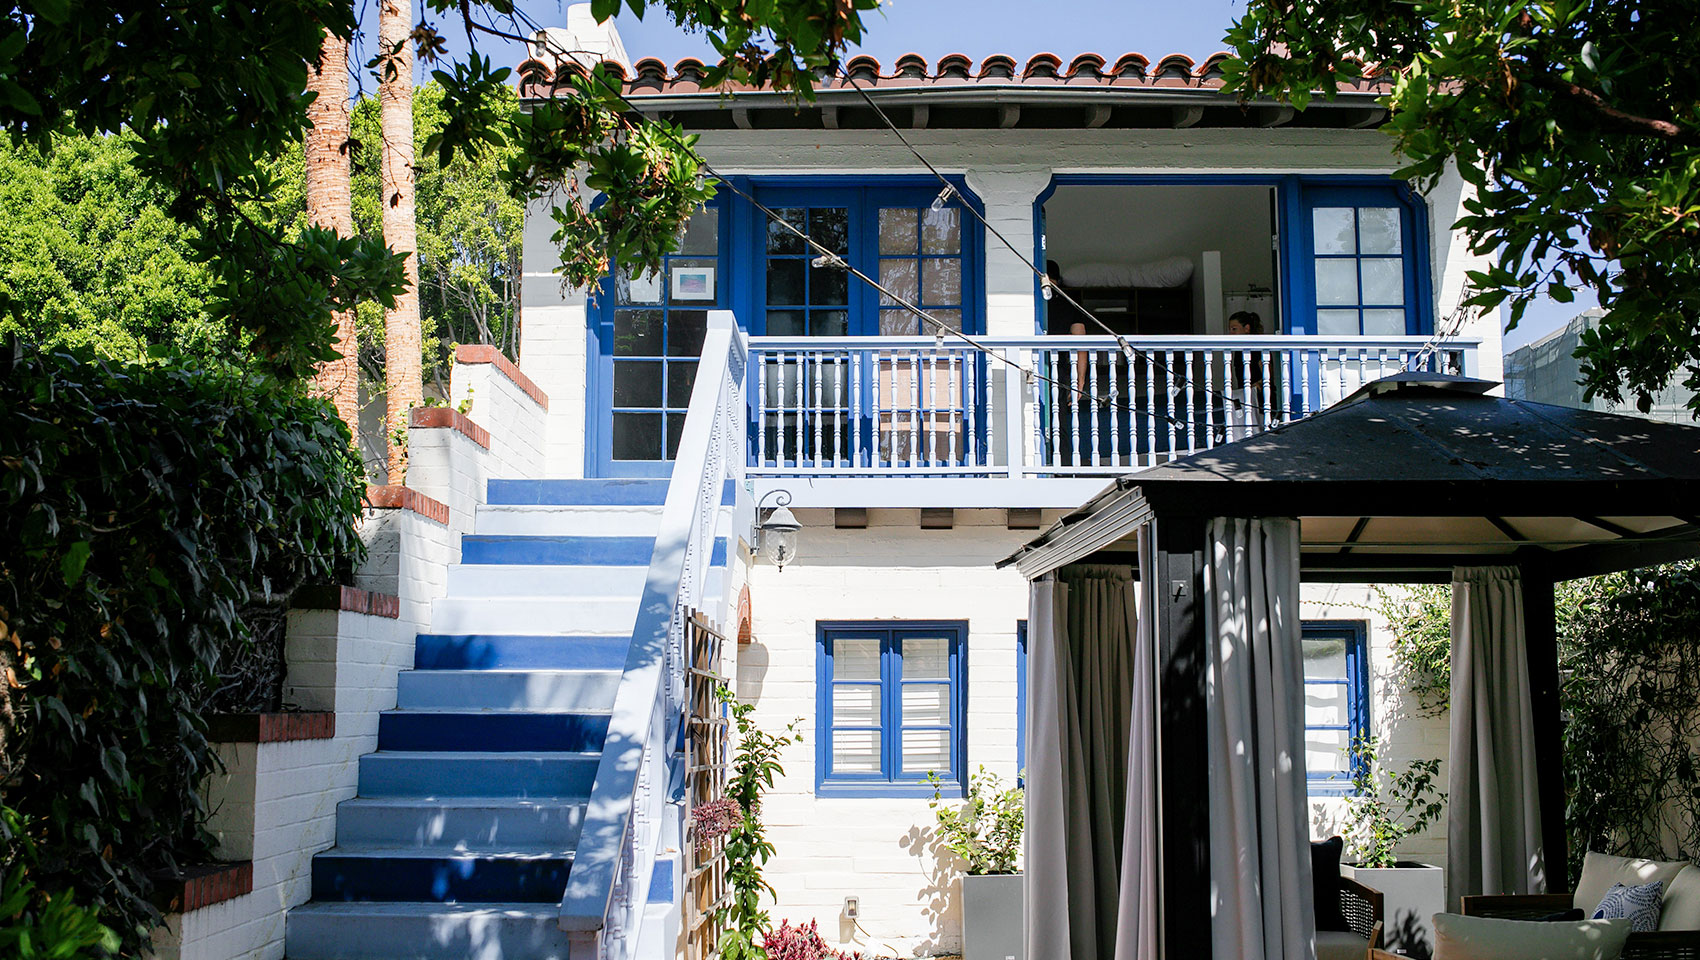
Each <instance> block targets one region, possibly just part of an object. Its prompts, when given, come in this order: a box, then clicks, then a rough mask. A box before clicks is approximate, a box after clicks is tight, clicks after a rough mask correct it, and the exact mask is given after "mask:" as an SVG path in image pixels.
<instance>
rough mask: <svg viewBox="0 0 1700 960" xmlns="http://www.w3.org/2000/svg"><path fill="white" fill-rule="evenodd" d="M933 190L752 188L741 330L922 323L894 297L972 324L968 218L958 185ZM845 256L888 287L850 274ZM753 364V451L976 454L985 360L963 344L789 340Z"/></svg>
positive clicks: (779, 460)
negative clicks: (748, 297) (747, 302)
mask: <svg viewBox="0 0 1700 960" xmlns="http://www.w3.org/2000/svg"><path fill="white" fill-rule="evenodd" d="M937 197H938V191H937V190H936V189H934V187H933V186H931V185H929V186H927V187H903V186H848V187H833V186H818V187H817V186H806V187H805V186H794V185H793V186H777V185H776V186H768V187H764V188H760V189H758V199H759V200H760V202H761V203H762V204H763V205H764V206H766V207H768V208H769V209H770V210H772V211H773V212H774V214H775V216H774V217H773V218H769V217H767V216H766V215H765V214H764V215H762V216H761V217H760V218H759V219H758V224H759V227H758V230H757V232H756V233H757V236H758V237H759V238H760V241H759V242H760V244H761V250H760V254H759V256H757V257H754V258H752V260H753V261H754V264H753V265H754V267H755V270H756V273H757V276H756V277H755V278H754V283H753V284H752V285H751V287H752V290H753V291H754V295H755V298H756V300H757V305H756V309H754V310H753V311H752V312H751V314H752V315H751V318H750V325H751V332H752V333H754V334H757V335H766V336H772V337H790V338H798V339H814V338H829V337H875V338H877V337H918V336H924V335H926V334H930V333H932V332H933V331H931V330H930V329H929V330H925V331H924V330H922V329H921V327H922V322H921V321H920V319H919V318H917V317H916V316H915V315H914V314H913V313H911V312H910V311H909V310H908V309H907V308H906V307H904V306H902V305H901V303H900V300H899V299H898V298H901V299H902V300H906V301H908V302H910V303H913V304H915V305H916V306H918V307H920V308H922V309H923V310H924V311H926V312H927V313H928V314H929V315H930V316H933V317H935V318H937V319H938V320H940V321H943V322H944V323H946V324H948V325H950V326H951V327H953V328H955V329H959V330H965V331H968V332H977V330H978V328H979V324H980V312H979V304H978V301H979V297H978V289H979V285H978V271H979V264H980V257H979V243H980V238H979V235H978V231H976V230H974V229H972V228H971V225H972V224H973V222H974V221H973V220H972V218H971V217H970V216H969V215H968V214H967V211H965V210H964V209H963V208H962V204H963V203H965V202H967V201H965V200H963V199H961V197H960V195H958V196H953V197H950V198H948V200H947V201H946V202H944V203H935V198H937ZM799 233H802V234H806V235H807V236H808V238H809V240H810V241H813V243H814V244H818V245H819V247H824V248H825V250H826V252H825V253H823V252H822V250H821V249H819V247H816V246H814V245H813V244H811V243H809V242H806V241H805V240H804V239H803V238H802V237H801V236H798V234H799ZM852 267H853V268H854V269H856V270H858V271H860V272H861V273H863V274H865V275H867V276H869V277H873V278H875V279H877V280H878V281H879V283H880V285H881V286H882V287H884V288H886V289H888V290H890V291H891V292H892V294H894V295H895V296H892V297H888V296H885V295H883V294H881V293H880V292H878V291H877V290H875V289H874V288H873V287H871V286H870V285H868V284H866V283H863V282H861V281H860V280H859V279H858V278H856V277H855V276H853V275H852V274H851V272H850V269H848V268H852ZM948 343H949V342H948V341H947V344H948ZM893 346H894V347H895V346H896V345H895V344H894V345H893ZM954 346H962V345H960V344H959V343H958V344H955V345H954ZM757 374H758V377H759V378H760V379H759V380H758V381H757V382H754V383H752V384H751V406H752V420H753V422H752V425H751V426H752V441H753V445H754V446H755V447H756V455H757V459H758V460H759V461H760V462H762V463H766V464H773V465H783V466H803V467H809V466H813V467H817V468H832V467H843V468H845V469H854V468H858V467H864V466H870V465H873V464H876V463H900V464H904V465H908V466H912V467H922V466H926V465H936V466H944V465H947V464H956V465H959V464H963V463H968V462H973V461H976V460H977V461H978V462H984V458H983V452H984V423H985V420H984V415H983V414H984V400H985V398H984V390H983V389H979V387H978V385H981V384H984V382H985V360H984V358H983V357H981V356H979V355H978V354H977V353H976V352H974V351H972V350H971V349H966V348H964V349H961V350H954V349H953V350H952V351H949V352H941V351H939V350H937V348H933V349H932V350H931V351H926V350H921V349H917V348H915V347H913V346H911V347H908V348H905V349H881V348H880V347H878V345H866V344H864V345H858V346H857V347H856V348H854V349H853V350H852V349H851V348H844V347H837V348H835V347H832V346H828V345H825V344H823V345H822V347H821V348H820V349H818V350H817V349H812V348H809V347H808V346H806V345H802V344H800V345H798V346H797V348H796V349H795V350H794V351H793V352H792V353H791V354H789V355H787V356H781V357H777V358H772V359H771V362H766V363H763V364H761V365H760V366H758V368H757ZM971 425H972V429H970V426H971Z"/></svg>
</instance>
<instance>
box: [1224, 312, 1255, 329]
mask: <svg viewBox="0 0 1700 960" xmlns="http://www.w3.org/2000/svg"><path fill="white" fill-rule="evenodd" d="M1228 322H1229V323H1238V324H1240V325H1242V326H1244V327H1245V328H1246V330H1247V331H1249V332H1251V333H1254V334H1259V333H1262V332H1263V318H1262V317H1260V316H1258V315H1257V313H1256V312H1255V311H1252V310H1236V311H1234V312H1233V313H1232V314H1230V315H1229V316H1228Z"/></svg>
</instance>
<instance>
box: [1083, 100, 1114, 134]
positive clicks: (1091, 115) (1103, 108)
mask: <svg viewBox="0 0 1700 960" xmlns="http://www.w3.org/2000/svg"><path fill="white" fill-rule="evenodd" d="M1109 122H1110V106H1109V104H1107V103H1095V104H1093V105H1092V106H1090V107H1087V108H1086V126H1087V127H1088V128H1094V129H1095V128H1097V127H1101V126H1103V125H1104V124H1106V123H1109Z"/></svg>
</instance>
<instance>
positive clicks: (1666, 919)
mask: <svg viewBox="0 0 1700 960" xmlns="http://www.w3.org/2000/svg"><path fill="white" fill-rule="evenodd" d="M1659 929H1660V930H1700V867H1696V866H1687V867H1683V868H1682V869H1681V870H1678V871H1677V872H1676V879H1674V880H1672V881H1671V882H1670V883H1667V884H1665V912H1664V913H1663V914H1662V915H1660V917H1659Z"/></svg>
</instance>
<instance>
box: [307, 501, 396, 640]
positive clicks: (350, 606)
mask: <svg viewBox="0 0 1700 960" xmlns="http://www.w3.org/2000/svg"><path fill="white" fill-rule="evenodd" d="M374 506H376V504H374ZM289 605H290V606H291V607H294V608H296V609H298V610H346V611H347V612H349V613H364V614H369V615H371V616H374V617H386V618H388V619H390V620H394V619H396V618H398V617H400V616H401V598H400V597H398V596H396V595H395V594H393V593H373V592H371V591H370V590H362V589H360V588H359V587H339V586H336V585H334V584H328V583H327V584H310V585H308V586H305V587H302V588H300V589H299V590H296V591H295V594H294V595H293V596H291V597H290V598H289Z"/></svg>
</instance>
